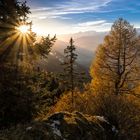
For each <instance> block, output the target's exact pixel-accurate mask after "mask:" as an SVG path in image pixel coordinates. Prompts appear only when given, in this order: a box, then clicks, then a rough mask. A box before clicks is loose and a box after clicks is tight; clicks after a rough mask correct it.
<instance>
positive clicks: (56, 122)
mask: <svg viewBox="0 0 140 140" xmlns="http://www.w3.org/2000/svg"><path fill="white" fill-rule="evenodd" d="M15 131H16V130H15ZM117 133H118V131H117V130H116V128H115V126H112V125H111V124H110V123H109V122H108V121H107V120H106V119H105V118H104V117H102V116H89V115H83V114H82V113H79V112H74V113H67V112H60V113H55V114H53V115H51V116H50V117H48V118H47V119H45V120H43V121H40V122H33V123H31V124H30V125H26V126H24V128H22V131H20V132H19V131H18V134H17V133H16V134H17V135H16V138H14V136H15V135H14V134H15V132H14V133H13V134H11V135H10V139H9V140H115V137H116V135H117Z"/></svg>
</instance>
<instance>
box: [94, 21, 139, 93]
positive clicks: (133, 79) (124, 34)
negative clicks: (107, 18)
mask: <svg viewBox="0 0 140 140" xmlns="http://www.w3.org/2000/svg"><path fill="white" fill-rule="evenodd" d="M139 50H140V48H139V39H138V36H137V33H136V29H134V28H133V26H131V25H130V24H129V23H128V22H127V21H126V20H123V19H121V18H120V19H119V20H117V21H116V22H115V23H114V24H113V26H112V28H111V31H110V33H109V35H107V36H106V37H105V39H104V42H103V44H101V45H99V47H98V50H97V53H96V59H95V61H94V63H93V65H92V66H91V76H92V77H93V80H92V86H93V89H94V90H95V91H96V92H97V93H99V92H102V91H104V92H105V93H109V92H111V93H114V94H115V95H119V94H122V93H124V92H125V93H130V92H131V93H133V91H134V89H135V88H136V87H137V86H138V83H139V80H140V76H139V71H140V69H139Z"/></svg>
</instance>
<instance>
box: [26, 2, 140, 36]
mask: <svg viewBox="0 0 140 140" xmlns="http://www.w3.org/2000/svg"><path fill="white" fill-rule="evenodd" d="M27 4H28V5H29V6H30V7H31V12H32V14H31V15H30V19H31V20H32V21H33V24H34V27H33V28H34V30H35V31H36V32H38V33H39V34H48V33H50V34H55V33H56V34H67V33H75V32H80V31H82V32H84V31H91V30H94V31H97V32H100V31H108V30H110V27H111V25H112V23H113V22H114V21H115V20H116V19H117V18H119V17H122V18H124V19H126V20H128V21H129V22H130V23H131V24H133V25H134V26H135V27H137V28H139V27H140V0H28V2H27Z"/></svg>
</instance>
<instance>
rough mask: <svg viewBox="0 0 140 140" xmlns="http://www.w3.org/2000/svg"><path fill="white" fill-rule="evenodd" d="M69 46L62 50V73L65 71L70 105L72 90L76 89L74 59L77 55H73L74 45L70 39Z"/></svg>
mask: <svg viewBox="0 0 140 140" xmlns="http://www.w3.org/2000/svg"><path fill="white" fill-rule="evenodd" d="M69 43H70V45H69V46H67V48H66V49H65V50H64V55H65V59H64V63H63V65H64V71H65V80H66V81H65V82H66V85H67V87H68V90H70V91H71V94H72V105H73V103H74V88H75V87H76V70H75V67H76V64H75V62H76V59H77V56H78V55H77V54H76V53H75V50H76V48H75V45H74V41H73V39H72V38H71V39H70V42H69Z"/></svg>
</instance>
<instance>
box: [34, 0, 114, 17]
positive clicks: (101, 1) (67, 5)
mask: <svg viewBox="0 0 140 140" xmlns="http://www.w3.org/2000/svg"><path fill="white" fill-rule="evenodd" d="M111 1H112V0H88V1H87V0H80V1H78V0H69V1H66V0H65V1H62V2H60V3H59V4H58V3H57V4H56V3H54V4H53V5H51V6H50V7H49V6H48V7H47V6H46V7H44V6H43V7H39V8H36V9H32V10H31V11H32V13H33V14H34V15H35V16H36V17H37V18H38V17H44V16H46V17H47V18H52V17H54V16H61V17H62V16H64V15H68V14H82V13H86V12H96V11H98V10H99V9H100V8H102V7H105V6H107V5H108V4H109V3H110V2H111Z"/></svg>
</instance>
